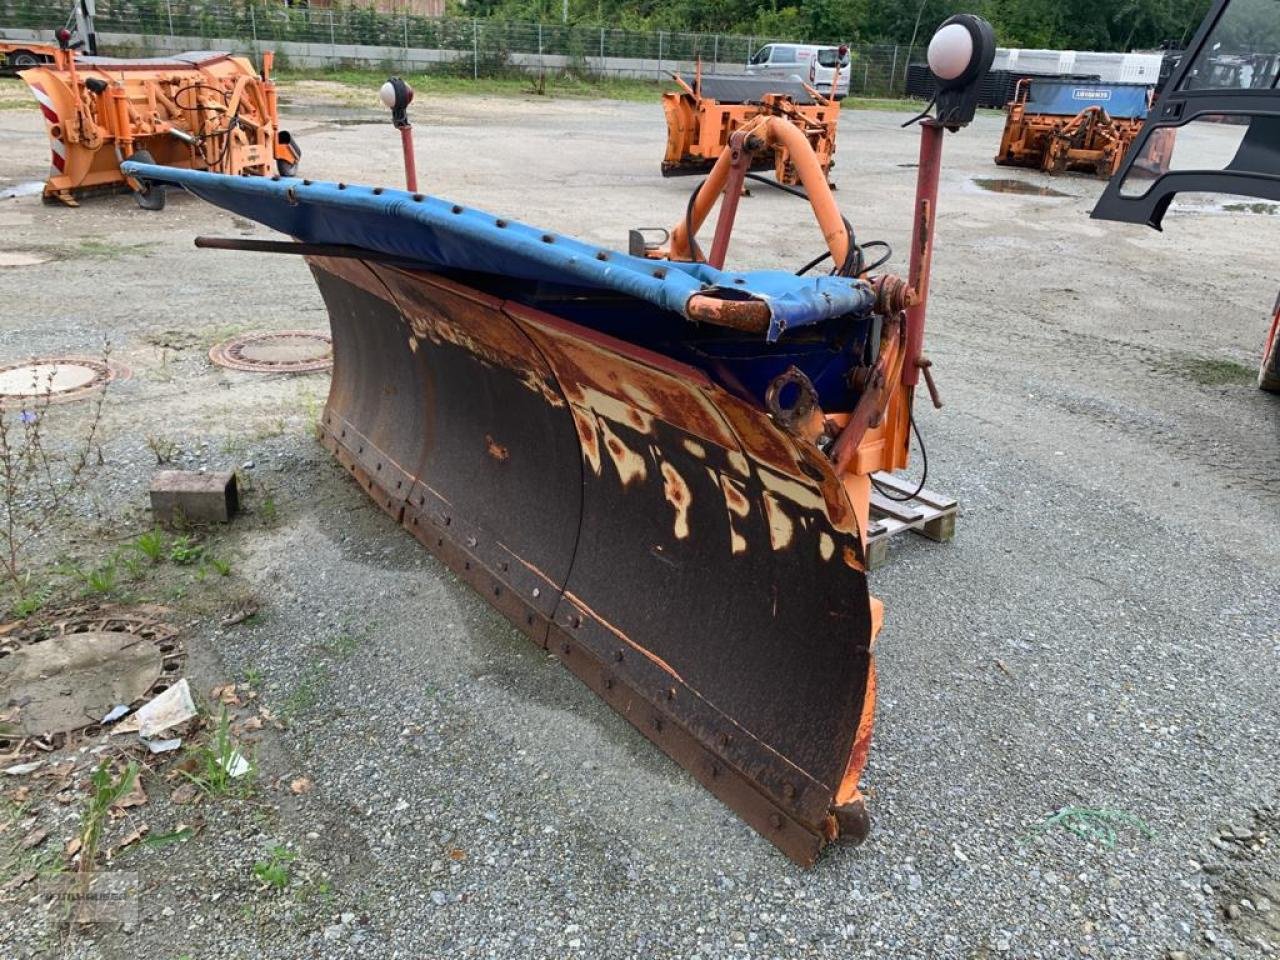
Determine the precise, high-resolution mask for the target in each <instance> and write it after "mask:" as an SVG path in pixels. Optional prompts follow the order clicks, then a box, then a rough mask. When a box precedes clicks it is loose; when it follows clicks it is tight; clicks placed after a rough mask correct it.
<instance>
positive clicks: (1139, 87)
mask: <svg viewBox="0 0 1280 960" xmlns="http://www.w3.org/2000/svg"><path fill="white" fill-rule="evenodd" d="M1149 90H1150V87H1147V86H1146V85H1145V84H1140V83H1079V82H1072V81H1062V80H1032V81H1031V83H1030V85H1029V89H1028V90H1027V104H1026V111H1027V113H1047V114H1050V115H1053V116H1063V117H1074V116H1075V115H1076V114H1077V113H1079V112H1080V111H1081V110H1084V109H1085V108H1086V107H1102V109H1103V110H1105V111H1107V113H1108V114H1110V115H1111V116H1112V117H1115V118H1116V119H1126V120H1129V119H1132V120H1141V119H1144V118H1145V117H1146V115H1147V94H1148V91H1149Z"/></svg>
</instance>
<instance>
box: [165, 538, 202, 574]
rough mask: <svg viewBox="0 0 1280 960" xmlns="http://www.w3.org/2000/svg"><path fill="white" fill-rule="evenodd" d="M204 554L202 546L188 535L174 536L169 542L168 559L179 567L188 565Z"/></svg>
mask: <svg viewBox="0 0 1280 960" xmlns="http://www.w3.org/2000/svg"><path fill="white" fill-rule="evenodd" d="M203 556H204V547H203V546H201V545H200V544H198V543H196V542H195V541H194V540H192V539H191V538H190V537H188V536H185V535H184V536H181V537H174V538H173V542H172V543H171V544H169V559H170V560H172V561H173V562H174V563H176V564H177V565H178V566H180V567H189V566H191V565H192V564H193V563H196V562H197V561H199V560H200V558H201V557H203Z"/></svg>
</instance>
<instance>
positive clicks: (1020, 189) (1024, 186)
mask: <svg viewBox="0 0 1280 960" xmlns="http://www.w3.org/2000/svg"><path fill="white" fill-rule="evenodd" d="M973 185H974V186H975V187H977V188H978V189H979V190H986V191H987V192H988V193H1016V194H1019V195H1021V196H1024V197H1069V196H1071V194H1069V193H1063V192H1062V191H1061V190H1055V189H1053V187H1041V186H1038V185H1037V184H1034V183H1027V181H1025V180H1014V179H1012V178H1007V177H974V178H973Z"/></svg>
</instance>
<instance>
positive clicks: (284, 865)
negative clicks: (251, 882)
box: [253, 844, 298, 893]
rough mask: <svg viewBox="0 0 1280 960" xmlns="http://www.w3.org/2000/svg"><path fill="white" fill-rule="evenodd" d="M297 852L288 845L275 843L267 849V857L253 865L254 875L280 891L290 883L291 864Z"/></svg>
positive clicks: (263, 883) (264, 884) (269, 886)
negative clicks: (287, 846) (283, 845)
mask: <svg viewBox="0 0 1280 960" xmlns="http://www.w3.org/2000/svg"><path fill="white" fill-rule="evenodd" d="M297 856H298V855H297V854H296V853H294V852H293V851H292V850H289V849H288V848H286V847H282V846H279V845H278V844H277V845H273V846H272V847H271V848H270V849H268V850H267V858H266V859H265V860H259V861H258V862H257V863H255V864H254V865H253V875H254V876H255V877H257V878H258V881H259V882H260V883H261V884H262V885H263V886H264V887H268V888H270V889H272V890H275V891H276V892H277V893H279V892H280V891H281V890H283V889H284V888H285V887H287V886H288V885H289V864H290V863H292V862H293V861H294V860H296V859H297Z"/></svg>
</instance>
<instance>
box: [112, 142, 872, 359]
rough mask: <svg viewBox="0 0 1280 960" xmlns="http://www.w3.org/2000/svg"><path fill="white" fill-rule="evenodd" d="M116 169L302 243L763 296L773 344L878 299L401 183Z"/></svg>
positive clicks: (829, 281) (620, 285) (673, 307)
mask: <svg viewBox="0 0 1280 960" xmlns="http://www.w3.org/2000/svg"><path fill="white" fill-rule="evenodd" d="M121 169H122V170H123V171H124V172H125V173H126V174H127V175H129V176H131V177H139V178H142V179H146V180H151V181H154V182H157V183H168V184H174V185H176V186H180V187H183V188H184V189H186V190H188V191H190V192H191V193H193V194H195V195H196V196H198V197H200V198H201V199H203V200H207V201H208V202H210V203H212V204H215V205H217V206H219V207H222V208H224V209H226V210H231V211H232V212H234V213H237V214H239V215H240V216H243V217H247V218H248V219H251V220H256V221H258V222H259V223H262V224H265V225H267V226H269V227H271V228H272V229H275V230H278V231H280V232H281V233H285V234H288V235H290V236H292V237H295V238H296V239H298V240H301V241H304V242H307V243H332V244H345V245H348V246H353V247H359V248H361V249H365V250H376V251H378V252H380V253H384V254H389V255H391V256H395V257H403V258H404V259H405V260H406V261H407V262H411V263H418V264H421V265H422V266H423V267H424V268H426V269H454V270H468V271H475V272H479V273H489V274H495V275H497V276H503V277H515V278H519V279H524V280H532V281H538V282H546V283H553V284H559V285H572V286H580V287H587V288H594V289H600V290H608V291H612V292H615V293H621V294H626V295H628V296H632V297H636V298H638V299H641V300H646V301H648V302H649V303H652V304H654V305H655V306H658V307H660V308H662V309H663V310H670V311H673V312H675V313H678V314H680V315H682V316H685V317H687V316H688V313H687V311H686V305H687V304H688V302H689V298H690V297H692V296H693V295H694V294H697V293H708V294H718V295H724V296H725V297H726V298H731V299H755V300H761V301H763V302H764V303H766V304H768V306H769V311H770V321H769V331H768V339H769V340H770V341H774V340H777V339H778V337H780V336H781V335H782V333H783V332H784V331H785V330H788V329H793V328H795V327H803V326H811V325H813V324H816V323H822V322H823V321H825V320H830V319H833V318H835V317H841V316H846V315H849V314H853V315H865V314H867V313H869V312H870V310H871V307H872V305H873V303H874V301H875V295H874V293H873V292H872V290H871V288H870V286H868V285H867V284H866V283H863V282H861V281H859V280H854V279H850V278H847V277H832V276H807V277H797V276H795V275H794V274H791V273H787V272H785V271H781V270H753V271H748V272H745V273H732V272H727V271H723V270H717V269H715V268H714V267H711V266H709V265H707V264H705V263H683V262H677V261H666V260H647V259H644V258H641V257H633V256H629V255H628V254H625V253H618V252H617V251H614V250H607V249H605V248H602V247H597V246H593V245H591V244H588V243H583V242H582V241H580V240H575V239H573V238H572V237H566V236H562V235H560V234H557V233H550V232H548V231H545V230H539V229H538V228H536V227H531V226H529V225H527V224H523V223H519V222H517V221H514V220H504V219H502V218H499V217H495V216H494V215H493V214H491V213H486V212H484V211H482V210H476V209H473V208H470V207H464V206H461V205H458V204H454V203H451V202H450V201H448V200H442V199H440V198H439V197H430V196H423V195H422V194H410V193H406V192H405V191H403V190H394V189H384V188H377V187H367V186H360V185H354V184H353V185H350V186H347V185H340V184H334V183H319V182H309V181H303V180H297V179H292V178H282V179H268V178H266V177H230V176H225V175H223V174H215V173H204V172H201V171H195V170H181V169H177V168H174V167H164V166H154V165H150V164H142V163H131V162H129V163H124V164H122V166H121ZM602 254H603V257H602V256H601V255H602Z"/></svg>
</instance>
